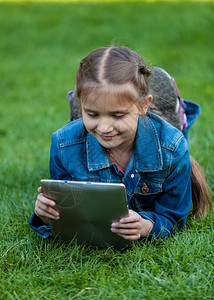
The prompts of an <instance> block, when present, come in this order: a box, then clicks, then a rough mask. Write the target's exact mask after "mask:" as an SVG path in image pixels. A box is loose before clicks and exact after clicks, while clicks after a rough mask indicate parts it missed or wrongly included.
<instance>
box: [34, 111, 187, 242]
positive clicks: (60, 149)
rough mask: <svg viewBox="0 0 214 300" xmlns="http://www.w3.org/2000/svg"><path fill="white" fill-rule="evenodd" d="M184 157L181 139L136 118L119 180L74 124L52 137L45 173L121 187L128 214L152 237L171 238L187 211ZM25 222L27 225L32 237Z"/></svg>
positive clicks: (152, 118)
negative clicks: (149, 225)
mask: <svg viewBox="0 0 214 300" xmlns="http://www.w3.org/2000/svg"><path fill="white" fill-rule="evenodd" d="M190 169H191V167H190V158H189V151H188V144H187V141H186V139H185V138H184V135H183V134H182V133H181V131H179V130H178V129H176V128H175V127H173V126H172V125H170V124H169V123H168V122H166V121H164V120H163V119H162V118H160V117H158V116H157V115H155V114H153V113H150V112H149V113H148V114H147V116H146V117H145V118H144V119H142V118H141V117H140V118H139V121H138V129H137V134H136V141H135V152H134V154H133V156H132V157H131V159H130V162H129V164H128V167H127V169H126V171H125V174H124V175H123V174H122V173H121V172H120V171H119V169H118V168H117V166H116V165H114V164H113V163H112V162H111V161H110V160H109V159H108V157H107V156H106V154H105V149H104V148H103V147H102V146H101V145H100V143H99V142H98V141H97V140H96V139H95V138H94V137H93V136H92V135H91V134H89V133H88V132H87V131H86V129H85V127H84V124H83V120H82V118H81V119H78V120H75V121H73V122H70V123H68V124H67V125H66V126H64V127H63V128H61V129H59V130H58V131H57V132H55V133H54V134H53V135H52V143H51V152H50V173H51V178H52V179H59V180H78V181H94V182H114V183H117V182H122V183H124V184H125V186H126V195H127V202H128V206H129V208H130V209H133V210H134V211H136V212H138V213H139V214H140V215H141V216H142V217H143V218H145V219H148V220H150V221H151V222H153V224H154V228H153V230H152V232H151V233H150V238H151V237H152V236H155V237H158V238H164V237H166V236H170V235H173V234H174V232H175V230H179V229H181V228H182V227H183V226H184V225H185V222H186V218H187V215H188V212H189V210H190V207H191V202H192V195H191V182H190ZM34 218H36V216H35V215H34V216H33V217H32V218H31V224H30V226H31V227H32V228H33V227H34V228H33V229H34V230H35V227H37V233H38V231H39V230H40V229H41V232H40V235H41V236H42V235H43V233H42V230H44V227H42V228H41V227H40V226H44V224H43V223H42V221H41V223H40V224H38V220H36V222H37V226H36V224H35V222H34Z"/></svg>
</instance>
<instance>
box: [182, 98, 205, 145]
mask: <svg viewBox="0 0 214 300" xmlns="http://www.w3.org/2000/svg"><path fill="white" fill-rule="evenodd" d="M183 102H184V111H185V114H186V118H187V127H186V128H185V129H184V130H183V134H184V136H185V138H186V140H187V141H188V136H189V130H190V128H191V127H192V125H193V123H194V122H195V121H196V119H197V118H198V116H199V114H200V113H201V108H200V106H199V105H198V104H197V103H195V102H192V101H188V100H183Z"/></svg>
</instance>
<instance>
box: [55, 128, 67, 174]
mask: <svg viewBox="0 0 214 300" xmlns="http://www.w3.org/2000/svg"><path fill="white" fill-rule="evenodd" d="M60 141H62V139H61V135H60V131H59V130H58V131H57V142H58V151H59V154H60V156H61V161H62V165H63V167H64V169H65V170H66V167H65V158H64V151H63V150H61V149H60Z"/></svg>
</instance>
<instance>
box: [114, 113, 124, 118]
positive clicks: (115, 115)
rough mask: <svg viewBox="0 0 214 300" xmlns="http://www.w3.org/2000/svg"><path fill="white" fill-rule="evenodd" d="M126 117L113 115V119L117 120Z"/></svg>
mask: <svg viewBox="0 0 214 300" xmlns="http://www.w3.org/2000/svg"><path fill="white" fill-rule="evenodd" d="M124 116H125V114H117V115H113V118H115V119H121V118H122V117H124Z"/></svg>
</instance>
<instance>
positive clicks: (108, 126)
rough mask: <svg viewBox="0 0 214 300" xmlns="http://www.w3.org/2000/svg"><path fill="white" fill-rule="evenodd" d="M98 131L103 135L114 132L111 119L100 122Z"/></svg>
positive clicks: (103, 119)
mask: <svg viewBox="0 0 214 300" xmlns="http://www.w3.org/2000/svg"><path fill="white" fill-rule="evenodd" d="M97 129H98V130H99V132H100V133H102V134H107V133H109V132H111V131H112V130H113V123H112V120H110V119H109V118H101V119H100V120H99V123H98V126H97Z"/></svg>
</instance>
